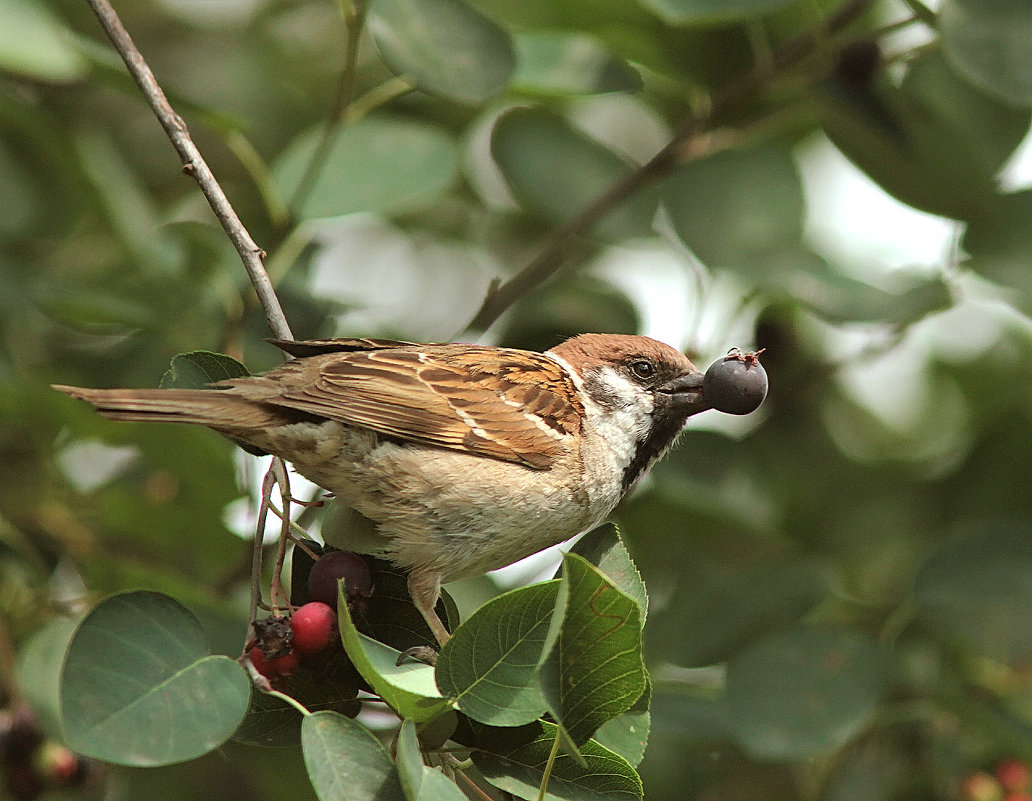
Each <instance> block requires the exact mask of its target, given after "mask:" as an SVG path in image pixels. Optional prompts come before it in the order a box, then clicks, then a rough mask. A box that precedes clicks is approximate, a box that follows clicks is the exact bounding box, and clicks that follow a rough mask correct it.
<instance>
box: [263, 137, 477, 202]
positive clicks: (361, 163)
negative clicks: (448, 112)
mask: <svg viewBox="0 0 1032 801" xmlns="http://www.w3.org/2000/svg"><path fill="white" fill-rule="evenodd" d="M322 135H323V132H322V128H321V127H320V128H318V129H314V130H311V131H308V132H307V133H305V134H302V135H301V137H299V138H298V139H297V140H296V141H295V142H294V143H293V144H292V145H291V146H290V147H289V148H288V149H287V151H286V152H285V153H284V154H283V155H282V156H281V157H280V159H279V161H278V162H277V164H276V171H275V172H276V176H277V178H278V179H279V183H280V187H281V191H282V192H283V194H284V196H285V197H292V196H293V194H294V192H295V191H296V190H297V188H298V185H299V184H300V182H301V179H302V176H303V175H304V173H305V170H306V169H307V168H308V164H309V162H310V161H311V160H312V157H313V156H314V154H315V152H316V148H317V147H318V146H319V140H320V138H321V137H322ZM458 165H459V158H458V151H457V148H456V144H455V140H454V138H453V137H452V136H451V134H449V133H447V132H446V131H444V130H443V129H441V128H437V127H435V126H433V125H430V124H428V123H425V122H419V123H417V122H410V121H408V120H401V119H394V118H389V117H365V118H364V119H361V120H359V121H358V122H355V123H352V124H351V125H347V126H345V127H344V128H342V129H341V130H340V131H339V132H338V133H337V134H336V136H335V137H334V139H333V143H332V145H331V146H330V149H329V152H328V154H327V156H326V161H325V163H324V164H323V165H322V169H321V170H320V171H319V175H318V177H317V178H316V180H315V182H314V184H313V185H312V188H311V191H309V192H308V193H307V196H306V197H305V198H304V200H303V202H302V205H301V208H300V209H298V213H299V214H301V215H302V216H304V217H338V216H340V215H342V214H352V213H355V212H359V211H368V212H378V213H380V214H387V215H390V214H403V213H409V212H414V211H419V210H421V209H425V208H428V207H429V206H431V205H432V204H433V203H434V201H436V200H437V198H439V197H440V196H441V195H442V194H443V193H444V192H446V191H447V190H448V189H449V188H450V187H451V186H452V184H454V183H455V180H456V178H457V177H458Z"/></svg>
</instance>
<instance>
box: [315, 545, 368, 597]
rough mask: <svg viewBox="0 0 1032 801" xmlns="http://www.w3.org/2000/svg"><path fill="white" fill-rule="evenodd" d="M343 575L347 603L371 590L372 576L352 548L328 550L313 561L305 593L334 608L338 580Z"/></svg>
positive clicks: (364, 595) (363, 561)
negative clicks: (316, 560) (349, 549)
mask: <svg viewBox="0 0 1032 801" xmlns="http://www.w3.org/2000/svg"><path fill="white" fill-rule="evenodd" d="M338 579H344V592H345V594H346V596H347V599H348V605H349V606H351V604H352V603H353V602H354V601H356V600H359V599H364V598H368V597H369V596H370V595H372V594H373V576H372V574H371V573H370V572H369V565H367V564H366V561H365V559H363V558H362V557H361V556H359V555H358V554H357V553H352V552H351V551H330V552H329V553H327V554H324V555H323V556H321V557H320V558H319V561H318V562H316V563H315V564H314V565H312V571H311V572H310V573H309V574H308V597H309V598H311V599H312V600H313V601H322V602H323V603H324V604H329V605H330V606H331V607H333V608H334V609H336V608H337V580H338Z"/></svg>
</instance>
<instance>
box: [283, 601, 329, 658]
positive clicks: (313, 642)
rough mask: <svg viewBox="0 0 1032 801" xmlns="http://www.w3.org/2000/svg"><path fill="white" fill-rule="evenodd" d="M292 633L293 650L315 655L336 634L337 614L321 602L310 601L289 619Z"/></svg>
mask: <svg viewBox="0 0 1032 801" xmlns="http://www.w3.org/2000/svg"><path fill="white" fill-rule="evenodd" d="M290 628H291V630H292V631H293V632H294V650H295V651H297V652H298V653H302V654H317V653H319V651H321V650H323V649H324V648H325V647H326V646H327V645H329V644H330V641H331V640H332V639H333V637H334V635H335V634H336V633H337V613H336V612H334V611H333V610H332V609H331V608H330V607H329V606H328V605H327V604H324V603H323V602H322V601H312V602H311V603H307V604H305V605H304V606H302V607H300V608H298V609H297V610H296V611H295V612H294V614H293V615H291V617H290Z"/></svg>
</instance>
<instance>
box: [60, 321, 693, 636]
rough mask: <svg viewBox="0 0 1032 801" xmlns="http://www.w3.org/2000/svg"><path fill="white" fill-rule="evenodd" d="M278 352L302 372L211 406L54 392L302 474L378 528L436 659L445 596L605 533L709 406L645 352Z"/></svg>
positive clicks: (285, 372)
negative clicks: (259, 455)
mask: <svg viewBox="0 0 1032 801" xmlns="http://www.w3.org/2000/svg"><path fill="white" fill-rule="evenodd" d="M272 342H273V344H275V345H277V346H278V347H279V348H281V349H282V350H283V351H285V352H286V353H288V354H290V355H291V356H293V357H295V358H294V359H292V360H290V361H287V362H285V363H284V364H282V365H281V366H279V367H276V368H275V369H273V370H270V371H269V372H266V373H263V374H260V375H254V376H248V377H245V378H234V379H230V380H226V381H220V382H217V383H214V384H212V385H211V389H197V390H194V389H143V390H131V389H83V388H79V387H69V386H57V385H55V389H58V390H60V391H61V392H64V393H66V394H68V395H70V396H72V397H73V398H80V399H82V400H85V401H88V402H89V403H91V404H93V406H94V407H96V409H97V411H98V412H99V413H100V414H101V415H103V416H104V417H107V418H110V419H112V420H133V421H167V422H178V423H193V424H197V425H203V426H207V427H209V428H212V429H214V430H215V431H218V432H220V433H221V434H224V435H226V436H228V437H230V438H232V439H234V440H236V441H238V442H241V443H244V444H246V445H247V446H249V448H250V449H251V450H254V449H258V450H260V451H262V452H265V453H270V454H274V455H276V456H279V457H281V458H283V459H284V460H286V461H289V462H291V463H292V464H293V466H294V469H295V470H296V471H297V472H298V473H300V474H301V475H303V476H305V477H306V478H308V479H309V480H311V481H313V482H315V483H316V484H318V485H319V486H321V487H322V488H324V489H326V490H328V491H329V492H331V493H333V495H334V496H336V498H337V499H340V500H342V501H343V502H344V503H345V504H346V505H347V506H348V507H350V508H351V509H353V510H355V511H357V512H359V513H360V514H361V515H363V516H365V517H366V518H368V519H369V520H371V521H373V523H374V524H375V526H376V534H377V537H378V541H379V543H380V544H379V548H378V551H379V555H382V556H384V557H386V558H388V559H390V560H391V561H393V562H394V563H395V564H396V565H398V566H400V567H401V568H403V569H405V570H406V571H408V586H409V592H410V594H411V596H412V600H413V602H414V604H415V605H416V607H417V608H418V609H419V611H420V612H421V613H422V615H423V617H424V618H425V619H426V621H427V623H428V624H429V626H430V628H431V630H432V631H433V633H434V635H435V636H436V637H437V640H438V641H439V642H440V643H441V644H442V645H443V644H444V642H445V641H447V639H448V638H449V636H450V635H449V633H448V630H447V629H446V628H445V626H444V624H443V623H442V622H441V620H440V619H439V618H438V616H437V614H436V613H435V611H434V606H435V604H436V603H437V600H438V598H439V596H440V591H441V585H442V584H443V583H447V582H450V581H454V580H456V579H461V578H465V577H469V576H473V575H479V574H482V573H486V572H488V571H490V570H494V569H496V568H499V567H503V566H505V565H508V564H511V563H513V562H515V561H517V560H519V559H522V558H523V557H525V556H529V555H530V554H532V553H535V552H537V551H540V550H542V549H544V548H546V547H548V546H551V545H555V544H557V543H560V542H563V541H564V540H567V539H569V538H571V537H573V536H575V535H576V534H579V533H581V532H583V531H586V530H588V529H590V528H592V527H593V526H595V525H597V524H599V523H601V522H602V521H603V520H604V519H605V518H606V517H607V516H608V515H609V513H610V512H611V511H612V510H613V508H614V507H615V506H616V504H617V502H618V501H619V500H620V499H621V498H622V497H623V496H624V494H625V493H627V491H628V490H629V489H630V488H631V487H632V486H633V485H634V484H635V482H636V481H638V480H639V479H640V478H641V477H642V475H644V474H645V472H646V471H647V470H648V469H649V468H650V467H651V466H652V465H653V463H655V462H656V460H657V459H659V458H660V457H661V456H662V455H663V454H664V453H666V452H667V451H668V450H669V449H670V447H671V446H672V445H673V443H674V441H675V439H676V438H677V436H678V434H679V433H680V432H681V430H682V429H683V428H684V424H685V421H686V420H687V419H688V418H689V417H690V416H691V415H694V414H696V413H698V412H701V411H704V410H706V409H708V408H711V405H712V404H709V403H707V401H706V398H705V393H704V391H703V384H704V381H703V373H702V372H700V371H699V370H697V369H696V367H695V365H693V364H692V362H691V361H690V360H689V359H688V357H687V356H685V355H684V354H682V353H680V352H679V351H677V350H676V349H675V348H673V347H671V346H669V345H666V344H663V343H662V342H658V341H657V340H655V339H650V338H648V337H644V336H631V335H618V334H582V335H580V336H575V337H573V338H572V339H568V340H566V341H565V342H563V343H561V344H559V345H557V346H556V347H554V348H552V349H551V350H547V351H545V352H544V353H537V352H532V351H526V350H516V349H512V348H502V347H491V346H485V345H466V344H455V343H449V344H417V343H412V342H400V341H393V340H378V339H325V340H310V341H283V340H272Z"/></svg>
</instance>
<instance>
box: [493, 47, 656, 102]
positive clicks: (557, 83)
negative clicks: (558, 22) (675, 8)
mask: <svg viewBox="0 0 1032 801" xmlns="http://www.w3.org/2000/svg"><path fill="white" fill-rule="evenodd" d="M516 52H517V54H518V55H519V58H518V63H519V67H518V68H517V70H516V74H515V75H514V76H513V79H512V83H513V87H514V88H516V89H520V90H522V91H524V92H534V93H537V94H542V95H590V94H602V93H605V92H637V91H640V90H641V88H642V81H641V77H640V76H639V75H638V73H637V72H635V71H634V70H633V69H632V68H631V67H629V66H628V65H627V62H625V61H624V60H623V59H621V58H618V57H617V56H615V55H613V53H612V52H610V51H609V49H608V48H607V47H605V45H603V44H602V43H601V42H600V41H599V40H598V39H596V38H595V37H593V36H590V35H588V34H586V33H579V32H577V33H572V32H568V31H524V32H523V33H520V34H519V35H518V36H517V37H516Z"/></svg>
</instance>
